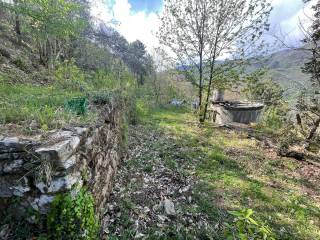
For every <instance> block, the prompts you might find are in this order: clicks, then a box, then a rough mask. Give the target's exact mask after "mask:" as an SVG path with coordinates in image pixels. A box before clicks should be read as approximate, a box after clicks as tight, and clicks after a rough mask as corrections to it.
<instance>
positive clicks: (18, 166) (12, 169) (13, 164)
mask: <svg viewBox="0 0 320 240" xmlns="http://www.w3.org/2000/svg"><path fill="white" fill-rule="evenodd" d="M23 163H24V161H23V159H17V160H13V161H7V162H5V163H4V164H3V167H2V172H3V173H17V172H23Z"/></svg>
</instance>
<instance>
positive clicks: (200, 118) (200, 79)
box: [199, 47, 203, 122]
mask: <svg viewBox="0 0 320 240" xmlns="http://www.w3.org/2000/svg"><path fill="white" fill-rule="evenodd" d="M202 53H203V52H202V47H201V49H200V63H199V121H200V122H202V117H201V114H202V93H203V62H202V61H203V56H202Z"/></svg>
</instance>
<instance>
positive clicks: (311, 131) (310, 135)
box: [307, 117, 320, 141]
mask: <svg viewBox="0 0 320 240" xmlns="http://www.w3.org/2000/svg"><path fill="white" fill-rule="evenodd" d="M319 126H320V117H319V118H318V119H317V120H316V122H315V123H314V125H313V127H312V129H311V130H310V133H309V135H308V137H307V141H310V140H311V139H312V138H313V136H314V134H315V133H316V131H317V129H318V128H319Z"/></svg>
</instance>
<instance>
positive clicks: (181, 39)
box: [158, 0, 271, 122]
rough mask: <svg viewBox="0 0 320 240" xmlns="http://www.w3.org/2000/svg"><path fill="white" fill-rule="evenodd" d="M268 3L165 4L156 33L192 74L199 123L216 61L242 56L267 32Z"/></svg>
mask: <svg viewBox="0 0 320 240" xmlns="http://www.w3.org/2000/svg"><path fill="white" fill-rule="evenodd" d="M270 11H271V4H270V3H269V1H267V0H165V2H164V11H163V14H162V16H161V22H162V24H161V27H160V30H159V32H158V36H159V39H160V42H161V43H162V44H164V45H165V46H167V47H168V48H169V49H170V51H171V52H172V53H173V54H174V56H175V58H176V60H177V62H179V64H180V67H181V66H183V69H184V70H185V73H186V74H188V75H189V76H190V71H193V72H194V71H195V72H196V75H195V77H193V78H195V79H194V82H197V84H196V85H197V87H198V90H199V91H198V92H199V93H198V97H199V107H200V119H199V120H200V121H201V122H203V121H205V118H206V113H207V109H208V102H209V98H210V94H211V92H212V89H213V88H214V87H215V86H213V85H214V84H213V82H214V81H213V80H214V78H215V75H216V71H217V68H216V66H217V59H219V58H226V57H228V56H232V55H237V58H243V57H244V54H245V53H246V52H247V51H248V50H250V49H252V46H253V43H255V42H256V41H257V40H258V39H259V38H260V37H261V35H262V33H263V32H264V30H268V28H269V24H268V16H269V13H270Z"/></svg>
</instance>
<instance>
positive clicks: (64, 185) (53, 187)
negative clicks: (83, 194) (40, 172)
mask: <svg viewBox="0 0 320 240" xmlns="http://www.w3.org/2000/svg"><path fill="white" fill-rule="evenodd" d="M76 183H79V184H82V180H81V176H80V173H75V174H72V175H67V176H64V177H59V178H55V179H53V180H52V181H51V183H50V185H49V186H47V184H46V183H44V182H39V183H36V187H37V188H38V189H39V190H40V191H41V192H42V193H56V192H61V191H65V190H70V189H71V188H72V186H73V185H74V184H76Z"/></svg>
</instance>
